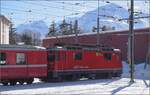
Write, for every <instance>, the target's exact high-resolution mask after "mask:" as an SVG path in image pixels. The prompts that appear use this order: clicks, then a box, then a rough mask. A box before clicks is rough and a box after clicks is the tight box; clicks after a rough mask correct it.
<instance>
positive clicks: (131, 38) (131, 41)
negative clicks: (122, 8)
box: [128, 0, 134, 83]
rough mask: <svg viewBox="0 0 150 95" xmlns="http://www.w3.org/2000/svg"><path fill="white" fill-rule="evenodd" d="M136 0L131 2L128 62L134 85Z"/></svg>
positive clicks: (131, 80)
mask: <svg viewBox="0 0 150 95" xmlns="http://www.w3.org/2000/svg"><path fill="white" fill-rule="evenodd" d="M133 29H134V0H130V17H129V37H128V49H129V50H128V55H129V56H128V61H129V64H130V78H131V79H130V82H131V83H134V30H133Z"/></svg>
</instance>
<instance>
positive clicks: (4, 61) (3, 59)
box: [0, 53, 6, 65]
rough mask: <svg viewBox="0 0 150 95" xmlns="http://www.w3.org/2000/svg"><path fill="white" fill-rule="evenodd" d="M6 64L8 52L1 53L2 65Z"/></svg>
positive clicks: (0, 61) (0, 60)
mask: <svg viewBox="0 0 150 95" xmlns="http://www.w3.org/2000/svg"><path fill="white" fill-rule="evenodd" d="M4 64H6V53H0V65H4Z"/></svg>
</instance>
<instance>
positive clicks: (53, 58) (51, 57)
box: [48, 54, 55, 62]
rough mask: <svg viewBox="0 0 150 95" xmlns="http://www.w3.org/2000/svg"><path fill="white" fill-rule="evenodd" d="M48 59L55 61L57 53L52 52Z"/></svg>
mask: <svg viewBox="0 0 150 95" xmlns="http://www.w3.org/2000/svg"><path fill="white" fill-rule="evenodd" d="M48 61H49V62H54V61H55V55H54V54H50V55H49V56H48Z"/></svg>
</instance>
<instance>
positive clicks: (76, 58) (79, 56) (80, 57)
mask: <svg viewBox="0 0 150 95" xmlns="http://www.w3.org/2000/svg"><path fill="white" fill-rule="evenodd" d="M74 58H75V60H82V53H81V52H80V53H75V56H74Z"/></svg>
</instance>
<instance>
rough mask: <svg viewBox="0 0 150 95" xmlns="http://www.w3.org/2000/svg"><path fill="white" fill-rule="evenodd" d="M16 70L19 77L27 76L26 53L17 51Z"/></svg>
mask: <svg viewBox="0 0 150 95" xmlns="http://www.w3.org/2000/svg"><path fill="white" fill-rule="evenodd" d="M14 72H15V73H16V74H15V75H16V76H17V77H20V78H24V77H27V55H26V54H25V53H16V69H15V70H14Z"/></svg>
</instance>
